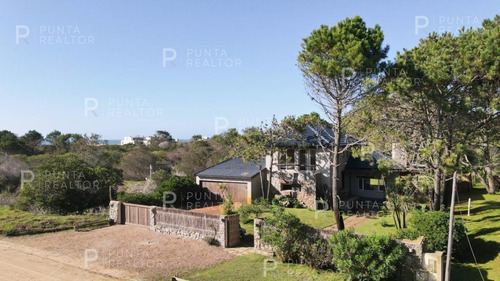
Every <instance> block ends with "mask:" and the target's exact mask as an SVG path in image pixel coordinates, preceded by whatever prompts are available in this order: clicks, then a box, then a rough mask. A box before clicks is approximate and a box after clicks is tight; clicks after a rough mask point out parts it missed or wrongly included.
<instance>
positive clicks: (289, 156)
mask: <svg viewBox="0 0 500 281" xmlns="http://www.w3.org/2000/svg"><path fill="white" fill-rule="evenodd" d="M294 166H295V151H294V150H293V149H287V150H286V151H283V152H280V159H279V168H280V169H281V170H285V169H293V168H294Z"/></svg>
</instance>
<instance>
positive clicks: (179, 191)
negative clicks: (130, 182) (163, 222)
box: [153, 176, 201, 207]
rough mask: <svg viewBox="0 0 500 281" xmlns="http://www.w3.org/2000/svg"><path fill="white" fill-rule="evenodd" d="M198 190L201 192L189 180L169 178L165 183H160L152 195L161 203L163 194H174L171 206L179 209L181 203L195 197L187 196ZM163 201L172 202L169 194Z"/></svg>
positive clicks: (176, 177)
mask: <svg viewBox="0 0 500 281" xmlns="http://www.w3.org/2000/svg"><path fill="white" fill-rule="evenodd" d="M200 190H201V189H200V187H199V186H198V185H197V184H196V183H195V182H194V181H193V180H192V179H190V178H187V177H180V176H171V177H169V178H168V179H167V180H166V181H164V182H162V183H161V185H160V186H159V187H158V188H157V189H156V190H155V191H154V192H153V193H154V194H156V195H155V196H156V197H157V198H160V201H161V202H163V193H164V192H173V193H175V196H176V200H175V202H174V204H173V205H174V206H175V207H179V206H181V203H182V202H186V201H187V200H188V198H189V197H191V198H193V197H195V196H188V195H189V194H190V193H191V194H192V193H194V192H198V191H200ZM165 200H167V201H170V200H173V196H172V195H171V194H166V196H165ZM162 204H163V203H162Z"/></svg>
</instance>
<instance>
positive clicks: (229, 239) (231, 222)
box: [226, 215, 240, 247]
mask: <svg viewBox="0 0 500 281" xmlns="http://www.w3.org/2000/svg"><path fill="white" fill-rule="evenodd" d="M226 218H227V224H226V247H233V246H236V245H238V244H239V243H240V216H239V215H230V216H227V217H226Z"/></svg>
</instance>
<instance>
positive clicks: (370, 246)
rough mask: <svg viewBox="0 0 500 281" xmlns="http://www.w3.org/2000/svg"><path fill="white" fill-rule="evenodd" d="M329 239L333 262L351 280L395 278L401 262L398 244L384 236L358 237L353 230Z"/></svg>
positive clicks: (400, 250)
mask: <svg viewBox="0 0 500 281" xmlns="http://www.w3.org/2000/svg"><path fill="white" fill-rule="evenodd" d="M329 240H330V242H331V243H332V247H333V259H332V263H333V264H334V265H335V266H336V267H337V269H338V270H339V271H340V272H342V273H346V274H347V275H349V276H351V278H353V279H354V280H386V279H389V278H391V277H392V278H394V275H395V274H396V272H397V269H398V268H401V265H402V263H403V261H404V252H403V249H402V248H401V246H400V245H399V244H397V243H396V241H394V240H393V239H391V238H390V237H389V236H386V235H375V236H367V237H360V236H358V235H356V234H355V233H354V231H353V230H342V231H339V232H338V233H335V234H333V235H332V236H331V237H330V239H329ZM390 280H394V279H390Z"/></svg>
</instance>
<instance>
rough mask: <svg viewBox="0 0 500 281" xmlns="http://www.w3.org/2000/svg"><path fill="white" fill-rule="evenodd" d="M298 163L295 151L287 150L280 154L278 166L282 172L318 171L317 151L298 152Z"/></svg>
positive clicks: (304, 150)
mask: <svg viewBox="0 0 500 281" xmlns="http://www.w3.org/2000/svg"><path fill="white" fill-rule="evenodd" d="M297 152H298V153H297V157H298V159H297V161H296V160H295V158H296V157H295V156H296V155H295V150H293V149H286V150H283V151H281V152H280V153H279V159H278V160H279V161H278V166H279V169H281V170H293V169H298V170H300V171H306V170H310V171H314V170H316V149H310V150H307V149H300V150H298V151H297Z"/></svg>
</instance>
